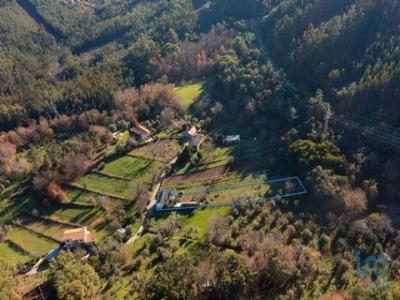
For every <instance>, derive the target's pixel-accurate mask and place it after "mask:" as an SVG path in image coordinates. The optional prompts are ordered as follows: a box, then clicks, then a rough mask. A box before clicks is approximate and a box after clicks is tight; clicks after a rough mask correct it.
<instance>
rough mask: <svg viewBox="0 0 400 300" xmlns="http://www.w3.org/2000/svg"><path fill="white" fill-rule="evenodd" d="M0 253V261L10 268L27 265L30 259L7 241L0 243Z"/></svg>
mask: <svg viewBox="0 0 400 300" xmlns="http://www.w3.org/2000/svg"><path fill="white" fill-rule="evenodd" d="M0 253H1V256H0V259H2V260H4V261H5V262H7V263H8V264H10V265H12V266H14V265H17V264H24V263H27V262H29V261H30V260H31V259H32V257H31V256H30V255H28V254H27V253H23V252H22V251H21V250H20V249H17V247H15V246H14V245H13V244H12V243H10V242H9V241H4V242H2V243H0Z"/></svg>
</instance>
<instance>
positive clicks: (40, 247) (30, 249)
mask: <svg viewBox="0 0 400 300" xmlns="http://www.w3.org/2000/svg"><path fill="white" fill-rule="evenodd" d="M6 239H7V240H9V241H11V242H12V243H14V244H15V245H17V246H18V247H20V248H21V249H24V251H26V252H27V253H29V254H30V255H31V256H32V257H34V258H38V257H41V256H42V255H44V254H46V253H47V252H49V251H50V250H51V249H54V248H56V247H57V246H58V245H59V244H58V243H56V242H54V241H52V240H50V239H47V238H45V237H43V236H40V235H38V234H36V233H34V232H32V231H29V230H27V229H24V228H20V227H15V228H12V229H11V230H10V231H9V232H8V233H7V237H6Z"/></svg>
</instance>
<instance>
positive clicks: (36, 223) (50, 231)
mask: <svg viewBox="0 0 400 300" xmlns="http://www.w3.org/2000/svg"><path fill="white" fill-rule="evenodd" d="M21 225H23V226H24V227H26V228H27V229H30V230H32V231H34V232H37V233H38V234H43V235H45V236H47V237H50V238H52V239H55V240H58V241H60V242H61V241H62V238H63V233H64V230H67V229H72V228H74V227H72V226H68V225H64V224H60V223H56V222H52V221H48V220H42V219H39V218H33V217H23V218H22V220H21Z"/></svg>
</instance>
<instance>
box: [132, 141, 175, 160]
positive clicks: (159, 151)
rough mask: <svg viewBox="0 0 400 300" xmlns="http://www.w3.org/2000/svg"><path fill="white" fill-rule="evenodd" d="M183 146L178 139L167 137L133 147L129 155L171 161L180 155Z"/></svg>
mask: <svg viewBox="0 0 400 300" xmlns="http://www.w3.org/2000/svg"><path fill="white" fill-rule="evenodd" d="M181 148H182V147H181V146H180V145H179V143H178V141H177V140H174V139H171V140H170V139H166V140H161V141H156V142H154V143H151V144H148V145H146V146H143V147H139V148H136V149H133V150H132V151H131V152H129V154H128V155H132V156H134V157H141V158H144V159H148V160H157V161H161V162H165V163H169V162H171V160H172V159H174V158H175V157H176V156H177V155H178V153H179V152H180V150H181Z"/></svg>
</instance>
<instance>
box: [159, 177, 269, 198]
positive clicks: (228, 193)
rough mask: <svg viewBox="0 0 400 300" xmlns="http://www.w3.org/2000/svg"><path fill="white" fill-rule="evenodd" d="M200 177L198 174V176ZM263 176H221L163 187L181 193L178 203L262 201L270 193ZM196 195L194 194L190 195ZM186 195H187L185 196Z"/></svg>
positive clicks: (172, 183)
mask: <svg viewBox="0 0 400 300" xmlns="http://www.w3.org/2000/svg"><path fill="white" fill-rule="evenodd" d="M199 175H200V174H199ZM264 180H265V176H264V175H262V174H261V175H258V176H239V175H236V176H232V175H223V176H221V177H213V178H212V179H207V177H204V178H203V179H200V178H198V179H197V180H193V181H190V180H175V181H170V182H167V183H166V184H165V185H164V186H163V187H164V188H168V189H172V190H175V191H176V192H177V193H178V192H182V193H183V195H182V196H181V197H179V198H178V199H179V201H181V202H186V201H200V200H202V201H207V202H215V201H218V202H232V201H241V200H246V199H251V200H255V199H262V198H264V197H266V196H267V195H268V193H269V192H270V186H269V185H268V184H266V183H265V181H264ZM191 193H196V194H194V195H193V194H191ZM185 194H187V195H185Z"/></svg>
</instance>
